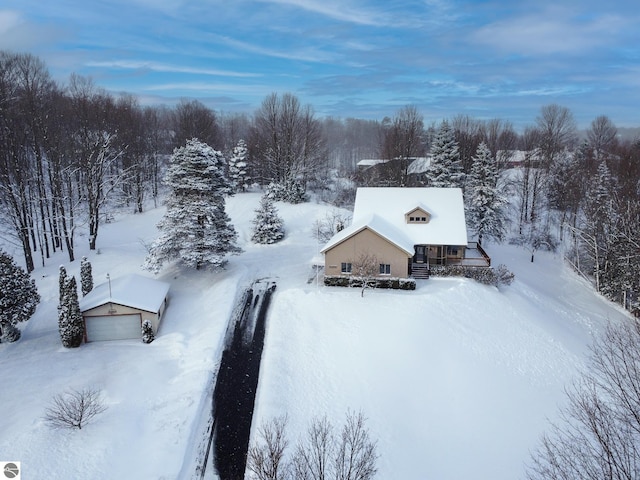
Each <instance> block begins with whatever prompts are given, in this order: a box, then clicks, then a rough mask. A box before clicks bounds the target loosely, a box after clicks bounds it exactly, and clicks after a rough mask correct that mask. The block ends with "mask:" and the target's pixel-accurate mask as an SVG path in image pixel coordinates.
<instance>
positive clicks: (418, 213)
mask: <svg viewBox="0 0 640 480" xmlns="http://www.w3.org/2000/svg"><path fill="white" fill-rule="evenodd" d="M430 219H431V214H430V213H429V212H428V211H427V209H426V208H424V207H421V206H419V205H418V206H417V207H415V208H413V209H411V210H409V211H408V212H407V213H405V214H404V220H405V223H418V224H420V223H422V224H424V223H429V220H430Z"/></svg>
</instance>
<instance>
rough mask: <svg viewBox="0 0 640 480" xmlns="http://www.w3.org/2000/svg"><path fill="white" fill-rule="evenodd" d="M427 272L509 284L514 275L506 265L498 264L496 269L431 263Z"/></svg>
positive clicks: (486, 283) (435, 274)
mask: <svg viewBox="0 0 640 480" xmlns="http://www.w3.org/2000/svg"><path fill="white" fill-rule="evenodd" d="M429 274H430V275H431V276H434V277H464V278H470V279H472V280H475V281H476V282H479V283H482V284H484V285H492V286H495V287H497V286H498V285H510V284H511V283H512V282H513V279H514V275H513V273H512V272H510V271H509V270H508V269H507V267H506V266H504V265H500V266H498V268H497V269H494V268H486V267H466V266H462V265H433V266H431V267H430V269H429Z"/></svg>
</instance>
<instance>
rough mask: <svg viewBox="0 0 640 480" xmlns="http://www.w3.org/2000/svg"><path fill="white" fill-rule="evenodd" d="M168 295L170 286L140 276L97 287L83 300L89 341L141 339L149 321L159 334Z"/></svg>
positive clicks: (86, 335) (87, 339)
mask: <svg viewBox="0 0 640 480" xmlns="http://www.w3.org/2000/svg"><path fill="white" fill-rule="evenodd" d="M168 295H169V284H168V283H166V282H161V281H158V280H155V279H153V278H148V277H144V276H142V275H136V274H131V275H126V276H124V277H120V278H114V279H111V280H109V281H108V282H105V283H103V284H101V285H98V286H96V287H95V288H94V289H93V290H92V291H91V292H89V293H88V294H87V295H86V296H85V297H84V298H82V300H80V311H81V312H82V318H83V320H84V325H85V329H84V331H85V338H84V340H85V342H94V341H98V340H124V339H130V338H141V327H142V322H143V321H145V320H149V321H150V322H151V325H152V327H153V332H154V333H157V332H158V328H159V326H160V320H161V319H162V315H163V314H164V311H165V308H166V307H167V303H168Z"/></svg>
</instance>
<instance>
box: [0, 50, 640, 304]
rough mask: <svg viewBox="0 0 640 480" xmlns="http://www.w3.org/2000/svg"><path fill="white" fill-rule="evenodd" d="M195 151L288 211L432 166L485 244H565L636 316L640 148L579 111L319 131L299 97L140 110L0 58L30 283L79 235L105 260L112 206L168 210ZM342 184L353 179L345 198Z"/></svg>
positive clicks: (9, 185) (3, 178)
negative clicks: (227, 107) (364, 173)
mask: <svg viewBox="0 0 640 480" xmlns="http://www.w3.org/2000/svg"><path fill="white" fill-rule="evenodd" d="M193 138H197V139H198V140H199V141H200V142H202V143H204V144H206V145H209V146H210V147H211V148H213V149H214V150H215V151H219V152H220V154H221V158H222V159H223V160H224V161H223V166H222V168H223V169H224V174H225V176H226V180H227V181H228V182H229V184H230V187H231V189H232V190H235V191H242V190H243V189H244V188H246V186H247V185H251V184H253V183H258V184H260V185H263V186H266V185H269V184H270V183H271V184H272V185H275V187H272V190H271V191H273V192H278V191H281V189H282V188H284V189H285V190H287V189H288V190H289V191H285V192H283V193H280V194H279V195H282V197H283V198H285V199H286V198H289V197H292V198H295V199H298V200H300V199H304V198H305V195H304V191H305V190H307V189H313V190H316V191H317V192H320V193H321V198H323V199H326V200H329V201H332V202H335V203H337V204H341V205H345V204H348V203H349V202H350V201H351V200H352V199H353V189H354V186H357V185H362V184H366V183H363V181H362V179H361V178H359V176H358V173H359V172H358V170H357V162H358V161H359V160H361V159H363V158H378V159H383V160H387V165H388V167H389V168H387V169H385V170H381V171H380V172H381V173H380V175H382V176H383V178H377V179H376V181H378V182H382V183H383V184H384V185H389V186H406V185H407V180H408V176H409V165H410V162H411V161H413V160H414V159H415V158H418V157H426V156H428V155H429V156H431V165H429V167H428V168H427V170H426V172H425V177H426V178H425V180H424V183H423V184H424V185H426V186H446V185H448V186H460V187H461V188H463V189H464V191H465V200H466V202H467V208H468V213H469V215H468V217H469V218H471V219H475V220H474V221H473V224H472V225H470V230H471V231H472V232H473V233H474V234H475V235H477V236H478V237H479V238H482V237H483V236H484V237H485V238H494V239H496V240H503V239H505V238H510V239H511V241H513V242H514V243H519V244H520V245H524V246H526V247H527V248H528V249H529V250H530V251H531V254H532V259H533V254H534V253H535V251H536V250H538V249H541V248H549V249H554V248H558V247H562V250H563V253H564V254H565V256H566V258H567V260H568V261H569V262H570V263H571V264H572V265H574V266H575V268H576V270H578V271H579V272H581V273H582V274H584V275H585V276H587V277H589V278H590V279H591V280H592V281H593V283H594V285H595V287H596V289H597V290H598V291H600V292H602V293H604V294H605V295H607V296H609V297H610V298H612V299H613V300H616V301H619V302H620V303H621V304H623V305H625V307H627V308H630V309H637V307H638V291H639V290H640V286H639V285H638V282H639V280H638V277H637V275H635V274H634V273H635V272H636V271H637V267H638V263H639V258H638V257H639V254H638V245H639V243H640V242H639V240H638V236H637V235H638V234H637V232H638V231H640V228H638V227H639V226H640V220H639V213H638V212H639V211H640V208H639V205H638V204H639V201H638V193H639V182H640V161H639V160H640V159H639V157H640V140H639V139H635V140H623V139H621V138H620V136H619V135H618V130H617V128H616V126H615V125H614V124H613V122H612V121H611V120H610V119H609V118H608V117H606V116H599V117H597V118H596V119H594V120H593V122H592V123H591V125H590V128H589V129H588V130H587V131H586V134H583V135H580V133H579V132H578V130H577V126H576V122H575V120H574V118H573V115H572V114H571V112H570V111H569V110H568V109H567V108H565V107H562V106H559V105H555V104H552V105H546V106H543V107H542V108H541V110H540V114H539V115H538V116H537V117H536V119H535V122H534V123H533V124H532V125H530V126H527V127H526V128H524V129H523V130H522V131H521V132H516V131H515V129H514V128H513V126H512V125H511V123H510V122H508V121H505V120H502V119H490V120H478V119H474V118H472V117H470V116H468V115H457V116H454V117H453V118H451V119H446V120H444V121H443V122H442V123H441V124H439V125H438V124H436V123H435V122H434V123H432V124H430V125H426V124H425V122H424V119H423V116H422V114H421V113H420V112H419V111H418V109H417V108H416V107H415V106H412V105H408V106H405V107H402V108H401V109H399V110H398V111H397V112H396V113H395V114H394V115H393V116H392V117H385V118H383V119H382V120H380V121H377V120H361V119H355V118H347V119H335V118H322V119H320V118H318V117H317V116H316V115H315V113H314V111H313V108H312V107H311V106H309V105H305V104H303V103H301V102H300V100H299V99H298V98H297V97H296V96H295V95H292V94H290V93H284V94H278V93H271V94H269V95H267V96H266V97H265V99H264V101H263V102H262V104H261V105H260V106H259V108H258V109H257V110H256V111H255V112H254V113H253V114H252V115H247V114H244V113H223V112H215V111H214V110H212V109H210V108H207V107H206V106H205V105H203V104H202V103H200V102H198V101H195V100H182V101H181V102H179V103H178V104H177V105H176V106H175V107H172V108H169V107H166V106H153V107H149V106H145V107H143V106H141V105H140V104H139V102H138V100H137V99H136V98H135V97H133V96H131V95H127V94H122V95H118V96H113V95H111V94H109V93H108V92H106V91H105V90H103V89H101V88H99V87H98V86H96V85H95V84H94V83H93V81H92V80H91V79H90V78H85V77H81V76H79V75H75V74H72V75H71V76H70V78H69V80H68V82H66V83H65V84H59V83H57V82H55V81H53V80H52V78H51V76H50V74H49V72H48V70H47V67H46V65H45V63H44V62H43V61H42V60H40V59H38V58H37V57H35V56H33V55H30V54H16V53H10V52H0V193H1V196H0V215H1V216H2V225H3V227H4V228H3V230H2V235H3V237H4V239H5V242H6V241H12V242H13V243H14V245H16V247H17V248H18V249H19V250H21V251H22V253H23V256H24V263H25V266H26V269H27V271H31V270H33V269H34V267H35V264H36V262H37V261H38V260H39V261H40V262H41V263H42V264H43V265H44V263H45V261H46V259H47V258H49V257H50V256H51V255H52V254H53V253H54V252H56V251H58V250H66V252H67V253H68V256H69V261H73V260H74V258H75V254H74V247H75V243H76V240H77V239H76V236H77V233H78V231H79V229H78V227H80V226H82V227H83V229H82V231H83V232H84V231H87V232H88V242H89V246H90V248H91V249H95V248H96V241H97V237H98V233H99V228H100V225H101V224H102V223H104V222H105V221H108V220H109V218H110V215H111V212H112V211H113V210H114V209H116V208H128V209H130V211H134V212H142V211H143V209H144V208H145V205H148V204H149V202H153V204H157V202H158V201H159V199H160V198H164V194H165V193H166V192H165V191H163V188H165V186H164V185H163V182H162V178H163V176H164V173H165V171H166V168H167V165H168V160H169V158H170V156H171V153H172V152H173V151H174V149H176V148H179V147H184V146H185V145H186V143H187V141H188V140H191V139H193ZM513 166H517V167H518V168H514V169H511V170H509V167H513ZM339 177H340V178H347V179H350V180H351V182H346V183H345V182H343V183H342V184H341V185H342V186H339V185H338V182H335V179H336V178H339ZM454 177H455V178H454ZM332 182H333V184H332ZM344 185H347V187H344ZM278 186H279V187H278ZM282 186H284V187H282ZM279 189H280V190H279ZM274 198H275V197H274ZM275 199H278V198H275ZM506 200H509V201H508V202H506ZM507 203H508V205H509V206H510V208H513V209H514V211H513V212H511V213H510V214H508V212H506V211H505V209H506V208H507V205H506V204H507ZM507 219H514V224H511V225H509V224H507V223H506V220H507Z"/></svg>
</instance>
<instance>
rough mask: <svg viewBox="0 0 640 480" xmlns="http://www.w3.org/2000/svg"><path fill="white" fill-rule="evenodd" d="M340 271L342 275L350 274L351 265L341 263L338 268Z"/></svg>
mask: <svg viewBox="0 0 640 480" xmlns="http://www.w3.org/2000/svg"><path fill="white" fill-rule="evenodd" d="M340 271H341V272H342V273H351V264H350V263H347V262H342V264H341V266H340Z"/></svg>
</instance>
